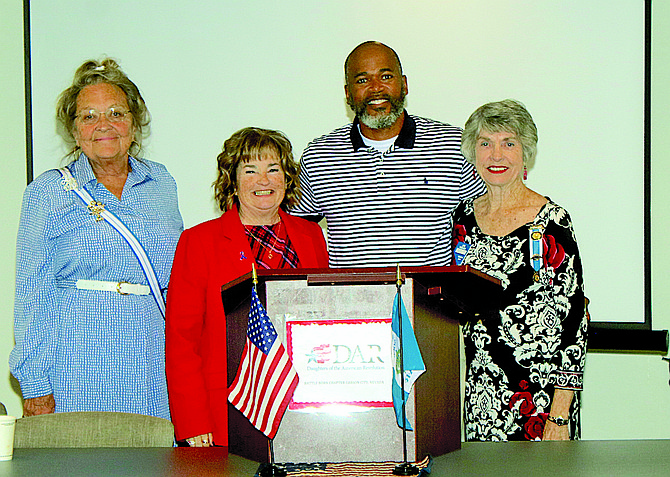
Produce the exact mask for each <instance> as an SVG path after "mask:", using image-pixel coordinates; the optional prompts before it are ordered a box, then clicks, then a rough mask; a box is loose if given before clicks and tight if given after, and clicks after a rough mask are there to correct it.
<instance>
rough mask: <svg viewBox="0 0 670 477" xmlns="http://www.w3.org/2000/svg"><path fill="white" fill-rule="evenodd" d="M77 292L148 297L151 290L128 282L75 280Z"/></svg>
mask: <svg viewBox="0 0 670 477" xmlns="http://www.w3.org/2000/svg"><path fill="white" fill-rule="evenodd" d="M75 286H76V287H77V288H78V289H79V290H96V291H108V292H117V293H119V294H120V295H148V294H150V293H151V289H150V288H149V287H148V286H146V285H139V284H136V283H128V282H104V281H101V280H77V283H76V284H75Z"/></svg>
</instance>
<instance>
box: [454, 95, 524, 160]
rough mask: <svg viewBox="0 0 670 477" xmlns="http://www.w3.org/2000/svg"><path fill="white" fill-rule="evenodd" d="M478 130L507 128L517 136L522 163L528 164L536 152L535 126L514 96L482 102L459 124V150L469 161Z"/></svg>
mask: <svg viewBox="0 0 670 477" xmlns="http://www.w3.org/2000/svg"><path fill="white" fill-rule="evenodd" d="M482 130H484V131H488V132H491V133H496V132H511V133H514V134H515V135H516V137H518V138H519V141H520V142H521V147H522V151H523V163H524V164H527V165H532V164H533V162H534V161H535V156H537V126H535V122H533V118H532V117H531V115H530V113H529V112H528V110H527V109H526V107H525V106H524V105H523V104H522V103H521V102H519V101H516V100H514V99H505V100H503V101H496V102H493V103H486V104H485V105H483V106H480V107H479V108H477V109H476V110H475V112H474V113H472V115H471V116H470V117H469V118H468V120H467V122H466V123H465V127H464V128H463V137H462V139H461V152H462V153H463V156H465V159H466V160H467V161H468V162H469V163H470V164H474V163H475V148H476V146H477V138H478V137H479V135H480V134H481V132H482Z"/></svg>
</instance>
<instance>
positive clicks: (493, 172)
mask: <svg viewBox="0 0 670 477" xmlns="http://www.w3.org/2000/svg"><path fill="white" fill-rule="evenodd" d="M462 151H463V154H464V155H465V157H466V159H468V161H470V162H471V163H474V164H475V168H476V170H477V173H478V174H479V175H480V176H481V177H482V179H483V180H484V182H485V184H486V193H485V194H484V195H482V196H480V197H478V198H475V199H469V200H467V201H465V202H463V203H461V204H460V205H459V206H458V207H457V208H456V210H455V211H454V236H453V246H454V255H455V259H456V263H458V264H467V265H470V266H472V267H473V268H476V269H478V270H481V271H483V272H485V273H487V274H488V275H491V276H493V277H495V278H497V279H499V280H500V281H501V284H502V287H503V290H504V291H503V296H504V298H503V299H502V303H501V305H500V309H499V311H498V312H497V313H494V314H492V315H491V316H487V317H485V318H483V319H480V320H478V321H469V322H467V323H465V324H464V326H463V336H464V341H465V354H466V370H467V371H466V383H465V409H464V414H463V419H464V426H465V437H466V439H467V440H468V441H507V440H545V439H547V440H567V439H571V438H572V439H574V438H576V437H578V435H579V391H580V390H581V389H582V382H583V380H582V377H583V371H584V361H585V357H586V338H587V320H588V315H587V313H586V307H585V297H584V288H583V281H582V265H581V261H580V258H579V251H578V248H577V242H576V240H575V236H574V232H573V229H572V222H571V220H570V216H569V215H568V213H567V211H566V210H565V209H563V208H562V207H560V206H559V205H557V204H556V203H554V202H552V201H551V200H550V199H549V198H547V197H544V196H542V195H540V194H538V193H536V192H534V191H532V190H531V189H529V188H528V187H526V185H525V183H524V179H525V175H526V164H528V163H532V161H533V160H534V158H535V154H536V152H537V129H536V126H535V123H534V122H533V119H532V118H531V116H530V114H529V113H528V111H527V110H526V108H525V107H524V106H523V105H522V104H521V103H519V102H517V101H513V100H505V101H500V102H495V103H488V104H485V105H484V106H482V107H480V108H479V109H477V110H476V111H475V112H474V113H473V114H472V116H470V119H468V121H467V123H466V125H465V128H464V131H463V140H462Z"/></svg>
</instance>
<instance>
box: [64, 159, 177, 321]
mask: <svg viewBox="0 0 670 477" xmlns="http://www.w3.org/2000/svg"><path fill="white" fill-rule="evenodd" d="M58 170H59V172H60V173H61V175H62V176H63V179H62V180H61V183H62V184H63V188H64V189H65V190H71V191H73V192H74V193H75V194H77V196H78V197H79V198H80V199H81V200H82V201H83V202H84V204H86V207H87V208H88V210H90V211H91V214H92V215H93V216H95V220H98V221H99V220H105V221H107V223H109V224H110V225H111V226H112V227H114V229H115V230H116V231H117V232H118V233H120V234H121V236H122V237H123V238H124V239H125V240H126V242H127V243H128V245H130V248H131V249H132V251H133V253H134V254H135V256H136V257H137V260H138V261H139V262H140V266H141V267H142V271H143V272H144V275H145V276H146V278H147V282H148V283H149V287H150V288H151V293H152V295H153V296H154V300H156V304H157V305H158V309H159V310H160V312H161V314H162V315H163V318H165V300H164V299H163V294H162V293H161V287H160V284H159V282H158V277H157V276H156V271H155V270H154V267H153V265H152V264H151V261H150V260H149V257H148V256H147V253H146V251H145V250H144V247H142V244H141V243H140V241H139V240H137V237H135V234H133V233H132V232H131V230H130V229H129V228H128V227H127V226H126V224H124V223H123V222H122V221H121V219H119V218H118V217H117V216H116V215H114V214H113V213H112V212H110V211H109V210H107V209H105V205H104V204H102V203H100V202H98V201H96V200H94V199H93V197H91V194H89V193H88V191H86V189H84V188H83V187H82V188H79V185H78V184H77V180H76V179H75V178H74V177H73V176H72V173H71V172H70V170H69V169H68V168H67V167H62V168H60V169H58Z"/></svg>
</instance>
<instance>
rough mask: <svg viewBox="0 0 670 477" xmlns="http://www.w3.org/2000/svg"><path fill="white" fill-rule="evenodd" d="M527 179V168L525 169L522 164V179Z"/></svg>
mask: <svg viewBox="0 0 670 477" xmlns="http://www.w3.org/2000/svg"><path fill="white" fill-rule="evenodd" d="M527 179H528V169H526V166H523V180H527Z"/></svg>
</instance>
